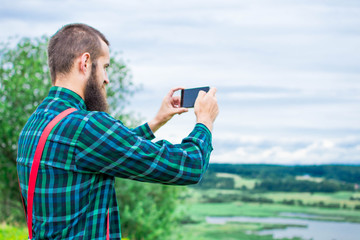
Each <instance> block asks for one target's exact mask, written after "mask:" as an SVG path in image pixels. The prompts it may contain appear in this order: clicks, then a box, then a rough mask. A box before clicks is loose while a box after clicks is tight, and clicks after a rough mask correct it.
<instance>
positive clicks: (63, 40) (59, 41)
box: [48, 24, 109, 84]
mask: <svg viewBox="0 0 360 240" xmlns="http://www.w3.org/2000/svg"><path fill="white" fill-rule="evenodd" d="M101 40H102V41H104V42H105V43H106V44H107V45H108V46H109V41H108V40H107V39H106V38H105V36H104V35H103V34H102V33H101V32H99V31H98V30H96V29H95V28H93V27H90V26H88V25H86V24H68V25H65V26H63V27H62V28H61V29H60V30H59V31H57V32H56V34H55V35H54V36H52V37H51V39H50V41H49V46H48V63H49V68H50V74H51V82H52V84H55V79H56V76H57V74H58V73H69V72H70V70H71V68H72V66H73V64H74V59H75V58H77V57H79V56H80V55H81V54H83V53H85V52H88V53H90V57H91V60H92V61H96V59H97V58H98V57H99V56H100V54H101V42H100V41H101Z"/></svg>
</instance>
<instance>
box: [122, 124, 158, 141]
mask: <svg viewBox="0 0 360 240" xmlns="http://www.w3.org/2000/svg"><path fill="white" fill-rule="evenodd" d="M120 124H122V123H121V122H120ZM132 131H133V132H134V133H135V134H137V135H138V136H140V137H143V138H146V139H147V140H153V139H154V138H155V136H154V133H153V132H152V131H151V129H150V127H149V124H148V123H145V124H143V125H140V126H139V127H137V128H134V129H132Z"/></svg>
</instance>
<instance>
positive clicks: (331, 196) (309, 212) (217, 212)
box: [183, 173, 360, 240]
mask: <svg viewBox="0 0 360 240" xmlns="http://www.w3.org/2000/svg"><path fill="white" fill-rule="evenodd" d="M215 176H216V177H217V178H233V180H234V188H233V189H219V188H207V187H206V188H190V189H189V191H188V192H187V194H186V196H184V199H185V202H186V207H185V209H187V211H186V212H187V214H188V215H187V223H186V224H184V225H183V232H185V233H186V235H185V236H184V238H183V239H199V240H201V239H203V240H213V239H214V240H215V239H217V240H222V239H224V240H233V239H234V240H235V239H241V240H254V239H257V240H272V239H278V238H274V237H273V236H272V235H271V234H270V235H259V234H258V233H259V232H261V231H263V230H269V229H285V228H289V227H294V226H293V224H291V223H289V224H277V223H259V222H251V221H249V222H227V223H225V224H210V223H207V221H206V217H209V216H211V217H216V216H218V217H224V216H242V217H261V218H273V217H276V218H277V217H284V215H285V217H286V215H290V216H291V218H299V219H307V218H308V219H311V220H319V221H336V222H350V223H360V209H359V204H360V193H359V192H357V191H337V192H330V193H326V192H312V193H311V192H269V191H255V190H254V187H255V185H256V183H259V182H261V179H259V178H258V179H255V178H244V177H241V176H239V175H237V174H230V173H216V174H215ZM298 180H302V179H299V178H298ZM306 180H311V181H315V182H320V181H322V180H321V179H319V178H313V179H312V178H309V177H307V178H306ZM211 181H212V182H213V180H211ZM244 200H245V201H244ZM295 227H296V226H295ZM297 227H304V228H306V226H297ZM281 239H282V240H289V239H292V240H299V239H301V238H299V237H292V238H281ZM314 240H316V239H314Z"/></svg>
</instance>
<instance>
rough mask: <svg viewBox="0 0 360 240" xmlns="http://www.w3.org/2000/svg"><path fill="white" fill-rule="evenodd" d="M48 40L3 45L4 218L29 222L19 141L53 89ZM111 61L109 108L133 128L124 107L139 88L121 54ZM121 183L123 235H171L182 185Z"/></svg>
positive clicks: (0, 165) (0, 184)
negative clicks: (21, 185)
mask: <svg viewBox="0 0 360 240" xmlns="http://www.w3.org/2000/svg"><path fill="white" fill-rule="evenodd" d="M15 41H18V42H17V43H16V44H14V42H15ZM47 42H48V38H47V37H45V36H44V37H41V38H34V39H30V38H21V39H20V40H18V39H9V40H8V41H7V42H5V43H2V44H1V45H0V99H1V101H0V194H1V197H0V202H1V204H0V222H8V223H24V213H23V210H22V204H21V200H20V195H19V189H18V180H17V173H16V155H17V141H18V137H19V133H20V131H21V129H22V128H23V126H24V125H25V123H26V121H27V119H28V118H29V116H30V115H31V114H32V113H33V112H34V110H35V109H36V107H37V106H38V105H39V104H40V103H41V101H42V100H43V99H44V98H45V97H46V96H47V94H48V91H49V89H50V87H51V80H50V74H49V68H48V66H47V56H46V48H47ZM110 63H111V64H110V68H109V72H108V75H109V79H110V84H109V86H108V88H107V89H108V101H109V104H110V112H111V113H112V115H113V116H114V117H116V118H118V119H120V120H121V121H123V122H124V124H125V125H127V126H130V125H131V127H134V126H135V125H136V124H138V123H139V120H136V119H134V117H133V114H131V113H125V111H124V109H125V106H126V105H127V104H128V102H129V98H130V97H131V96H132V95H133V93H134V92H135V91H137V90H138V89H139V88H138V87H136V86H135V85H134V83H133V82H132V80H131V75H130V71H129V69H128V68H127V66H126V65H125V63H124V61H123V60H122V59H121V57H120V56H119V54H118V53H111V59H110ZM116 186H117V195H118V202H119V203H120V208H121V209H120V210H121V211H120V214H121V221H122V223H123V224H122V230H123V232H124V233H125V234H124V235H128V236H131V240H135V239H144V238H145V237H146V239H159V238H160V236H161V239H166V237H168V236H169V235H170V234H171V232H172V230H173V228H174V227H176V223H177V221H176V219H177V218H176V214H175V211H174V210H175V207H176V205H177V200H176V199H177V196H178V193H179V192H180V191H181V190H180V188H172V187H169V186H162V185H158V184H144V183H138V182H131V181H128V180H127V181H126V180H118V181H117V184H116ZM4 239H8V238H4Z"/></svg>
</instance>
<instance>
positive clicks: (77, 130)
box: [17, 24, 218, 239]
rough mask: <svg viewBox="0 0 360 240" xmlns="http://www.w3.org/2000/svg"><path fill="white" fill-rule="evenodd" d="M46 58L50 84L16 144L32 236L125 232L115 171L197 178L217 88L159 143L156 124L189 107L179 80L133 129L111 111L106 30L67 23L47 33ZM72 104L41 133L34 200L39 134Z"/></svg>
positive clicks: (158, 178)
mask: <svg viewBox="0 0 360 240" xmlns="http://www.w3.org/2000/svg"><path fill="white" fill-rule="evenodd" d="M48 62H49V68H50V73H51V79H52V84H53V86H52V88H51V89H50V92H49V95H48V96H47V97H46V99H45V100H44V101H43V102H42V103H41V104H40V105H39V106H38V108H37V109H36V111H35V112H34V113H33V114H32V115H31V117H30V118H29V120H28V122H27V123H26V125H25V127H24V129H23V130H22V132H21V134H20V137H19V144H18V157H17V171H18V176H19V182H20V188H21V195H22V198H23V202H24V208H25V209H26V210H27V212H26V214H27V215H28V217H27V219H28V225H29V224H30V223H31V225H30V226H31V227H29V235H30V236H31V235H32V239H121V231H120V215H119V210H118V204H117V201H116V195H115V188H114V181H115V180H114V179H115V177H120V178H128V179H132V180H136V181H142V182H152V183H161V184H172V185H187V184H196V183H197V182H199V181H200V179H201V177H202V175H203V174H204V172H205V171H206V169H207V167H208V164H209V157H210V153H211V151H212V145H211V138H212V136H211V131H212V127H213V122H214V121H215V118H216V116H217V115H218V105H217V101H216V97H215V93H216V89H215V88H212V89H210V91H209V92H208V93H205V92H200V93H199V96H198V98H197V100H196V103H195V114H196V119H197V122H196V124H195V127H194V129H193V130H192V132H191V133H190V134H189V135H188V136H187V137H186V138H184V139H183V141H182V142H181V144H176V145H174V144H171V143H169V142H168V141H159V142H156V143H154V142H152V141H151V140H152V139H154V133H155V132H156V130H158V129H159V128H160V127H161V126H163V125H164V124H165V123H166V122H167V121H169V120H170V119H171V118H172V117H173V116H174V115H175V114H181V113H184V112H186V111H187V109H185V108H181V107H179V101H180V99H179V97H174V96H173V93H174V92H175V91H177V90H179V89H180V88H174V89H171V90H170V92H169V93H168V94H167V95H166V96H165V98H164V100H163V102H162V104H161V107H160V110H159V111H158V113H157V114H156V115H155V118H154V119H153V120H151V121H150V122H148V123H145V124H144V125H141V126H139V127H137V128H135V129H129V128H127V127H126V126H124V125H123V124H122V122H120V121H118V120H116V119H114V118H113V117H111V116H110V115H109V114H108V113H107V109H108V106H107V101H106V85H107V84H108V83H109V79H108V76H107V72H106V69H107V68H108V67H109V65H110V56H109V42H108V40H107V39H106V38H105V36H104V35H103V34H102V33H101V32H99V31H98V30H96V29H94V28H92V27H90V26H87V25H84V24H69V25H66V26H64V27H62V28H61V29H60V30H59V31H58V32H57V33H56V34H55V35H54V36H53V37H52V38H51V39H50V42H49V46H48ZM70 108H71V109H74V112H71V113H70V114H69V115H67V116H66V117H64V118H63V119H62V120H60V122H59V123H57V124H56V125H54V127H53V128H52V130H51V132H49V135H48V137H46V138H45V140H44V147H43V150H42V155H40V156H41V157H40V163H39V167H38V170H37V177H35V183H36V185H35V190H34V193H33V200H31V202H32V204H30V200H29V199H30V198H29V199H28V196H30V195H31V193H30V195H29V176H30V179H31V178H32V177H31V174H32V173H31V171H32V169H31V168H32V165H33V162H34V160H33V159H35V156H34V155H36V153H35V152H36V150H37V147H38V144H39V142H41V136H42V135H43V134H44V133H43V132H44V129H45V128H46V126H47V125H48V124H49V122H51V121H52V120H53V119H54V118H55V117H57V116H58V115H59V114H61V113H62V112H64V111H65V110H68V109H70ZM75 110H76V111H75ZM39 139H40V140H39ZM30 185H31V184H30ZM28 200H29V201H28ZM29 205H31V208H30V207H29ZM29 209H30V210H29ZM31 209H32V210H31ZM29 215H30V218H29ZM29 219H30V220H29ZM29 221H30V223H29Z"/></svg>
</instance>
